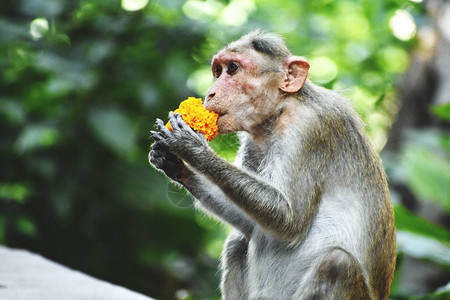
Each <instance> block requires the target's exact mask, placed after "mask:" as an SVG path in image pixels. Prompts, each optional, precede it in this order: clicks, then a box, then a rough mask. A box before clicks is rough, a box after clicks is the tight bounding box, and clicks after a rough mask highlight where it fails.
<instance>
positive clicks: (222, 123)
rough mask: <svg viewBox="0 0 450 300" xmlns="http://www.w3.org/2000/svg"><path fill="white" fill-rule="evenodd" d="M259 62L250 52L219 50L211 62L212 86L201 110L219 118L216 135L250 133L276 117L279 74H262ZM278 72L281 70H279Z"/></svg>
mask: <svg viewBox="0 0 450 300" xmlns="http://www.w3.org/2000/svg"><path fill="white" fill-rule="evenodd" d="M262 60H263V58H262V56H261V55H260V54H258V53H255V52H254V51H251V50H246V51H233V50H227V49H225V50H222V51H221V52H219V53H218V54H217V55H216V56H215V57H214V58H213V63H212V72H213V75H214V78H215V81H214V84H213V86H212V87H211V89H210V90H209V92H208V95H207V97H206V99H205V107H206V108H207V109H208V110H212V111H214V112H216V113H218V114H219V118H218V120H217V125H218V127H219V132H220V133H229V132H235V131H247V132H249V133H254V132H257V131H259V129H260V128H259V127H261V126H263V124H264V122H265V121H266V120H267V119H268V118H270V116H271V115H273V114H274V113H276V106H277V105H278V103H279V100H280V98H281V95H282V93H281V91H280V90H279V89H278V85H279V82H280V80H281V73H279V72H276V71H273V70H272V71H268V70H262V68H261V67H259V66H260V65H263V64H264V62H263V61H262ZM280 69H281V66H280Z"/></svg>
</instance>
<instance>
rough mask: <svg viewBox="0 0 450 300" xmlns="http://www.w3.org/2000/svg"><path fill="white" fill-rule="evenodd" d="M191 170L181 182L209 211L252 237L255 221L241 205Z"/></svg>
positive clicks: (248, 236)
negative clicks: (246, 213) (230, 199)
mask: <svg viewBox="0 0 450 300" xmlns="http://www.w3.org/2000/svg"><path fill="white" fill-rule="evenodd" d="M187 170H189V169H187ZM189 171H190V170H189ZM190 172H191V174H190V175H189V176H187V177H186V178H185V179H181V180H180V182H181V184H182V185H183V186H184V187H185V188H186V189H187V190H188V191H189V192H190V193H191V194H192V195H193V196H194V197H195V198H196V199H197V200H198V201H199V202H200V203H201V205H202V206H203V207H204V208H205V209H206V210H207V211H209V212H211V213H213V214H214V215H215V216H216V217H217V218H219V219H221V220H223V221H225V222H226V223H228V224H230V225H232V226H233V227H235V228H236V229H238V230H239V231H240V232H242V233H243V234H244V235H245V236H246V237H247V238H250V236H251V234H252V232H253V228H254V223H253V221H251V219H250V218H249V217H248V216H247V215H245V213H244V212H243V211H242V210H241V209H240V208H239V207H237V206H236V205H235V204H234V203H232V202H230V201H229V199H228V197H227V196H226V195H225V193H224V192H223V191H222V190H221V189H220V188H219V187H218V186H217V185H215V184H213V183H212V182H210V181H209V180H208V179H206V178H204V176H202V175H200V174H198V173H197V172H195V171H190Z"/></svg>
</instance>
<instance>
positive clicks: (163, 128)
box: [156, 119, 170, 138]
mask: <svg viewBox="0 0 450 300" xmlns="http://www.w3.org/2000/svg"><path fill="white" fill-rule="evenodd" d="M156 127H157V128H158V130H159V131H160V133H161V136H162V137H164V138H165V137H168V136H170V131H169V129H167V128H166V126H165V125H164V122H163V121H162V120H161V119H156Z"/></svg>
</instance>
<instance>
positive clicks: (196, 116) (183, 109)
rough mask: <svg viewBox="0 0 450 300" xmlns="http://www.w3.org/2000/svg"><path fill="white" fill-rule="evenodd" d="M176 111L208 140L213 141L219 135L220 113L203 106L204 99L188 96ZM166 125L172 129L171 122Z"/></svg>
mask: <svg viewBox="0 0 450 300" xmlns="http://www.w3.org/2000/svg"><path fill="white" fill-rule="evenodd" d="M174 113H175V114H177V113H179V114H180V115H181V117H182V118H183V120H184V122H186V124H187V125H188V126H190V127H191V128H192V129H194V130H195V131H198V132H201V133H203V134H204V135H205V137H206V139H207V140H208V141H212V140H213V139H214V138H215V137H216V136H217V134H218V130H219V128H218V127H217V118H218V117H219V115H218V114H216V113H215V112H213V111H209V110H206V109H205V108H204V107H203V104H202V99H200V98H194V97H188V98H187V99H186V100H184V101H183V102H181V103H180V107H178V109H176V110H175V111H174ZM166 127H167V129H169V130H170V131H172V127H171V126H170V122H167V124H166Z"/></svg>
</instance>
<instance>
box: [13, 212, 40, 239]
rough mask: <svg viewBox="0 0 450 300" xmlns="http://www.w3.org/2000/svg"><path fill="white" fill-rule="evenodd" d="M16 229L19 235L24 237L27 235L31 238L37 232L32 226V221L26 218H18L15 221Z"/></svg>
mask: <svg viewBox="0 0 450 300" xmlns="http://www.w3.org/2000/svg"><path fill="white" fill-rule="evenodd" d="M16 222H17V228H18V229H19V231H20V232H21V233H23V234H24V235H28V236H31V237H34V236H36V233H37V230H36V226H35V225H34V223H33V221H32V220H31V219H29V218H27V217H24V216H22V217H19V218H18V219H17V221H16Z"/></svg>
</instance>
